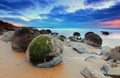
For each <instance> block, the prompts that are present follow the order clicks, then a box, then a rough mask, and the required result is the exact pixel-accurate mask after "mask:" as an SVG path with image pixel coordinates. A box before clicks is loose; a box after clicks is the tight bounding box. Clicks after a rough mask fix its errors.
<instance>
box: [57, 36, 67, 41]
mask: <svg viewBox="0 0 120 78" xmlns="http://www.w3.org/2000/svg"><path fill="white" fill-rule="evenodd" d="M66 38H67V37H66V36H64V35H60V36H58V39H60V40H61V41H64V40H65V39H66Z"/></svg>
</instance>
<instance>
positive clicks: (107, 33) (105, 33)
mask: <svg viewBox="0 0 120 78" xmlns="http://www.w3.org/2000/svg"><path fill="white" fill-rule="evenodd" d="M101 33H102V34H103V35H109V34H110V33H109V32H107V31H101Z"/></svg>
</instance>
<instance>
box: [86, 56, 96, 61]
mask: <svg viewBox="0 0 120 78" xmlns="http://www.w3.org/2000/svg"><path fill="white" fill-rule="evenodd" d="M91 58H92V59H96V58H97V57H95V56H89V57H87V58H85V61H88V60H89V59H91Z"/></svg>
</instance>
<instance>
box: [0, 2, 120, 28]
mask: <svg viewBox="0 0 120 78" xmlns="http://www.w3.org/2000/svg"><path fill="white" fill-rule="evenodd" d="M0 20H3V21H7V22H10V23H12V24H14V25H16V26H19V27H21V26H32V27H39V28H120V0H0Z"/></svg>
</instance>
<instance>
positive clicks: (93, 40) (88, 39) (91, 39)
mask: <svg viewBox="0 0 120 78" xmlns="http://www.w3.org/2000/svg"><path fill="white" fill-rule="evenodd" d="M84 42H85V43H86V44H89V45H92V46H96V47H101V46H102V38H101V37H100V36H99V35H97V34H94V33H93V32H88V33H86V34H85V39H84Z"/></svg>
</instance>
